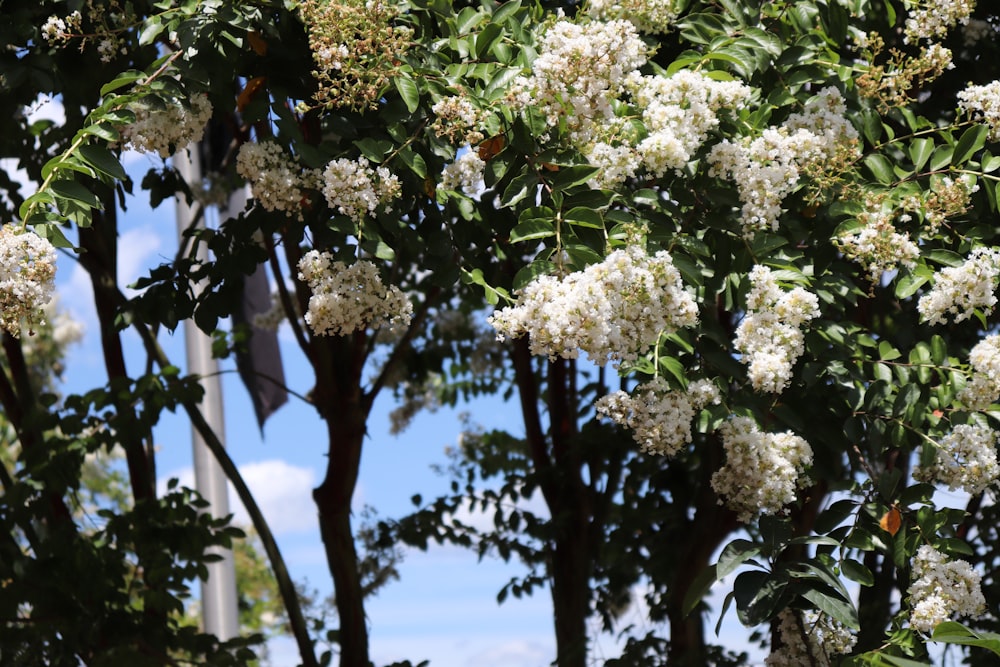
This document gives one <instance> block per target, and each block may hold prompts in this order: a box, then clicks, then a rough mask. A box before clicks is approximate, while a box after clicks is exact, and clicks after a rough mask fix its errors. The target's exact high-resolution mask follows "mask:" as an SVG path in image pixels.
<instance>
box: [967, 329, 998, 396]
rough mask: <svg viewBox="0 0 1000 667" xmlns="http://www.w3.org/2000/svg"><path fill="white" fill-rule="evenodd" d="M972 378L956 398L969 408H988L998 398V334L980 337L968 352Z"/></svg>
mask: <svg viewBox="0 0 1000 667" xmlns="http://www.w3.org/2000/svg"><path fill="white" fill-rule="evenodd" d="M969 365H970V366H972V378H971V379H970V380H969V382H968V383H967V384H966V385H965V387H964V388H963V389H962V391H960V392H958V400H960V401H962V403H964V404H965V407H967V408H969V409H970V410H988V409H989V407H990V406H991V405H993V403H995V402H996V400H997V398H1000V336H998V335H996V334H993V335H990V336H987V337H986V338H984V339H982V340H981V341H979V342H978V343H976V346H975V347H973V348H972V350H971V351H970V352H969Z"/></svg>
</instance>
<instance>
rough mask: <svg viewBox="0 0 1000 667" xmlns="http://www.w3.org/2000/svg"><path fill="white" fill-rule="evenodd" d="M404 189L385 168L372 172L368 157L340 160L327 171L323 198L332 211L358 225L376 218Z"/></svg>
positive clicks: (329, 165) (324, 175) (327, 167)
mask: <svg viewBox="0 0 1000 667" xmlns="http://www.w3.org/2000/svg"><path fill="white" fill-rule="evenodd" d="M401 189H402V186H401V185H400V183H399V178H398V177H397V176H396V175H395V174H391V173H389V170H388V169H387V168H385V167H377V168H375V169H372V168H371V167H370V166H369V162H368V160H367V158H363V157H361V158H358V159H357V160H349V159H348V158H340V159H338V160H334V161H333V162H330V163H329V164H328V165H326V169H324V170H323V196H324V197H325V198H326V201H327V203H328V204H329V205H330V207H331V208H334V209H336V210H337V211H339V212H340V213H341V214H342V215H346V216H347V217H349V218H350V219H351V220H353V221H354V222H356V223H357V224H361V222H362V221H363V220H364V218H365V216H366V215H368V216H374V215H375V214H376V211H377V209H378V207H379V206H380V205H383V204H386V203H388V202H390V201H392V200H393V199H395V198H396V197H398V196H399V193H400V192H401Z"/></svg>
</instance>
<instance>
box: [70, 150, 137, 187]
mask: <svg viewBox="0 0 1000 667" xmlns="http://www.w3.org/2000/svg"><path fill="white" fill-rule="evenodd" d="M80 157H82V158H83V160H84V161H85V162H86V163H87V164H89V165H90V166H91V167H93V168H94V169H96V170H97V171H99V172H101V173H102V174H104V175H105V176H110V177H111V178H113V179H115V180H116V181H124V180H126V179H127V178H128V174H126V173H125V168H124V167H122V165H121V162H119V161H118V158H116V157H115V156H114V154H113V153H112V152H111V151H110V150H108V149H107V148H106V147H104V146H97V145H93V144H87V145H85V146H80Z"/></svg>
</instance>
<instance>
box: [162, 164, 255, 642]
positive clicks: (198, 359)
mask: <svg viewBox="0 0 1000 667" xmlns="http://www.w3.org/2000/svg"><path fill="white" fill-rule="evenodd" d="M173 162H174V167H175V168H176V169H177V171H178V172H180V174H181V176H182V177H183V178H184V180H185V181H187V182H188V183H190V184H192V187H197V186H198V184H200V182H201V164H200V159H199V157H198V151H197V148H196V147H195V146H191V147H190V149H189V150H183V151H180V152H178V154H177V155H175V156H174V159H173ZM193 213H194V211H193V209H192V207H190V206H188V205H187V203H186V202H185V201H184V200H183V198H178V200H177V233H178V237H179V236H180V234H181V233H182V232H183V231H184V230H185V229H187V227H188V225H190V224H191V220H192V219H193ZM199 224H204V220H202V222H201V223H199ZM182 242H183V241H182ZM198 252H199V258H200V259H207V250H206V249H205V246H204V245H201V246H199V250H198ZM196 289H199V288H198V287H196ZM184 343H185V347H186V348H187V368H188V373H191V374H193V375H198V376H200V377H201V386H202V388H203V389H204V390H205V397H204V398H203V399H202V403H201V409H202V412H203V413H204V415H205V420H206V421H207V422H208V424H209V426H211V427H212V430H213V431H215V432H216V433H217V434H218V436H219V439H220V440H221V441H222V442H223V443H225V421H224V419H223V410H222V385H221V383H220V382H219V375H218V371H219V365H218V362H217V361H216V360H215V359H214V358H212V341H211V339H210V338H209V337H208V336H206V335H205V334H204V333H202V332H201V330H200V329H198V327H197V326H196V325H195V324H194V322H190V321H189V322H185V323H184ZM191 440H192V447H193V453H194V485H195V489H196V490H197V491H198V492H199V493H200V494H201V495H202V497H203V498H204V499H205V500H206V501H208V503H209V507H208V509H207V511H208V512H211V514H212V516H213V517H224V516H226V515H228V514H229V496H228V488H227V487H228V484H227V482H226V475H225V473H224V472H223V471H222V468H221V467H220V466H219V464H218V462H216V460H215V458H214V457H213V456H212V453H211V451H209V449H208V447H207V446H206V445H205V442H204V440H203V439H202V438H201V436H200V435H199V434H198V431H197V430H196V429H194V428H193V427H192V429H191ZM213 553H217V554H218V555H220V556H222V560H220V561H217V562H214V563H208V564H207V566H208V579H206V580H205V581H203V582H201V612H202V622H203V624H204V628H205V632H207V633H209V634H213V635H215V636H216V637H218V638H219V639H221V640H226V639H232V638H233V637H236V636H238V635H239V614H238V609H237V597H236V569H235V567H234V563H233V552H232V551H231V550H229V549H215V550H213Z"/></svg>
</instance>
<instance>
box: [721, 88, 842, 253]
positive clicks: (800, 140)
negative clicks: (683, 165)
mask: <svg viewBox="0 0 1000 667" xmlns="http://www.w3.org/2000/svg"><path fill="white" fill-rule="evenodd" d="M845 112H846V106H845V105H844V99H843V97H842V96H841V94H840V91H838V90H837V89H836V88H824V89H823V90H821V91H819V93H817V94H816V95H815V96H814V97H812V98H811V99H810V100H809V101H808V102H806V105H805V108H804V110H803V112H802V113H801V114H793V115H791V116H789V118H788V120H786V121H785V123H784V124H783V125H782V126H780V127H775V126H772V127H769V128H767V129H766V130H764V131H763V132H762V133H761V135H760V136H759V137H757V138H755V139H752V140H751V139H749V138H746V139H744V140H743V141H739V142H732V141H730V140H729V139H726V140H724V141H722V142H720V143H718V144H716V145H715V146H713V147H712V151H711V153H710V154H709V156H708V160H709V163H710V164H711V169H710V171H709V173H710V174H711V175H713V176H719V177H721V178H729V179H732V180H733V181H735V183H736V188H737V190H738V191H739V194H740V200H741V201H742V202H743V210H742V212H741V221H742V223H743V234H744V236H746V237H748V238H750V237H753V235H754V232H756V231H763V230H768V229H770V230H777V228H778V217H779V216H780V215H781V202H782V201H783V200H784V199H785V197H787V196H788V195H789V194H791V193H792V192H794V191H795V190H796V189H797V188H798V186H799V175H800V174H801V173H802V172H803V171H804V172H807V173H808V172H809V171H813V170H817V171H822V170H823V169H824V168H826V167H827V166H828V163H830V162H831V161H833V160H834V158H836V157H837V156H838V155H839V154H841V153H842V152H843V151H845V150H855V148H854V146H855V144H856V143H857V139H858V132H857V130H855V129H854V126H853V125H851V123H850V121H848V120H847V118H846V117H845V116H844V114H845Z"/></svg>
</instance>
